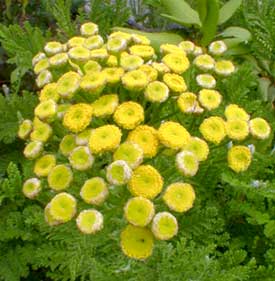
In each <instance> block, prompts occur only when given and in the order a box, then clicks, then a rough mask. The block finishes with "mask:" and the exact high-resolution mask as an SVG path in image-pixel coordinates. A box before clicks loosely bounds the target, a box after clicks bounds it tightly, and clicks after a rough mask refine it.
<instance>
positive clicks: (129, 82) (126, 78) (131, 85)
mask: <svg viewBox="0 0 275 281" xmlns="http://www.w3.org/2000/svg"><path fill="white" fill-rule="evenodd" d="M121 80H122V84H123V86H124V87H125V88H126V89H128V90H130V91H141V90H143V89H144V88H145V87H146V86H147V84H148V82H149V81H148V78H147V76H146V74H145V73H144V72H143V71H141V70H132V71H129V72H127V73H125V74H124V75H123V76H122V79H121Z"/></svg>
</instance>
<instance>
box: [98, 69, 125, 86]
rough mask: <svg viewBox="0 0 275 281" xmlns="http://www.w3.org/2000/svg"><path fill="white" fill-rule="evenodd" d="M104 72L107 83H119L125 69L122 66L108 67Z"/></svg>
mask: <svg viewBox="0 0 275 281" xmlns="http://www.w3.org/2000/svg"><path fill="white" fill-rule="evenodd" d="M102 73H103V74H104V75H105V77H106V80H107V83H109V84H116V83H119V82H120V80H121V77H122V76H123V74H124V69H123V68H121V67H106V68H105V69H104V70H103V71H102Z"/></svg>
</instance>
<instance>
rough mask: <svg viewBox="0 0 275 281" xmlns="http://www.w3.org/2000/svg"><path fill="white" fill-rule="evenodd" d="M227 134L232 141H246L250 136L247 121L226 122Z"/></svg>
mask: <svg viewBox="0 0 275 281" xmlns="http://www.w3.org/2000/svg"><path fill="white" fill-rule="evenodd" d="M226 133H227V135H228V137H229V138H231V139H232V140H238V141H241V140H244V139H245V138H246V137H247V136H248V134H249V127H248V123H247V122H246V121H243V120H240V119H233V120H229V121H227V122H226Z"/></svg>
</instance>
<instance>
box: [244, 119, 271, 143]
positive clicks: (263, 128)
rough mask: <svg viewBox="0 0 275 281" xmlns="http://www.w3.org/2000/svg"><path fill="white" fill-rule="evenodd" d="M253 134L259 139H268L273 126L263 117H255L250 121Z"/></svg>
mask: <svg viewBox="0 0 275 281" xmlns="http://www.w3.org/2000/svg"><path fill="white" fill-rule="evenodd" d="M249 129H250V132H251V135H252V136H254V137H256V138H258V139H262V140H264V139H267V138H268V137H269V135H270V132H271V128H270V126H269V124H268V123H267V122H266V120H264V119H263V118H259V117H258V118H254V119H251V120H250V121H249Z"/></svg>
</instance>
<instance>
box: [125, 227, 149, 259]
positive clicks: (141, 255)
mask: <svg viewBox="0 0 275 281" xmlns="http://www.w3.org/2000/svg"><path fill="white" fill-rule="evenodd" d="M120 245H121V249H122V251H123V253H124V254H125V255H126V256H128V257H129V258H133V259H138V260H144V259H147V258H148V257H149V256H151V255H152V251H153V246H154V238H153V234H152V232H151V231H150V230H149V229H147V228H145V227H138V226H133V225H131V224H129V225H127V226H126V228H125V229H124V230H123V231H122V233H121V235H120Z"/></svg>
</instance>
